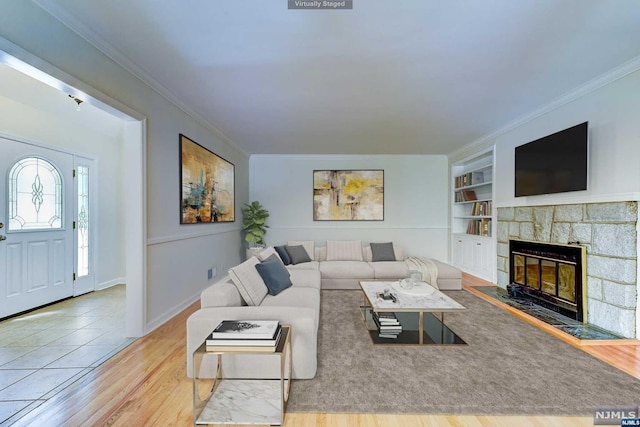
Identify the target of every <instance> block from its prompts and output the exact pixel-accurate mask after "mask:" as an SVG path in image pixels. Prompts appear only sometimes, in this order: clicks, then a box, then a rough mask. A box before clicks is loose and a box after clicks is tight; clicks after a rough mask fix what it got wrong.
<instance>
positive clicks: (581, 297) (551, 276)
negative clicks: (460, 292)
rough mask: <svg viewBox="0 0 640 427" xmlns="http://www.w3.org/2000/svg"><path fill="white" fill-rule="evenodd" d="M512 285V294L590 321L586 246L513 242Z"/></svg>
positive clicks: (511, 244)
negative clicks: (588, 316)
mask: <svg viewBox="0 0 640 427" xmlns="http://www.w3.org/2000/svg"><path fill="white" fill-rule="evenodd" d="M509 282H510V284H509V285H508V291H509V293H510V294H512V295H514V296H517V297H519V298H530V299H531V300H533V301H534V302H535V303H536V304H538V305H541V306H543V307H546V308H548V309H550V310H553V311H555V312H557V313H560V314H562V315H564V316H567V317H569V318H571V319H574V320H578V321H582V322H584V323H586V322H587V309H586V301H587V295H586V249H585V247H584V246H579V245H558V244H550V243H540V242H530V241H523V240H510V241H509Z"/></svg>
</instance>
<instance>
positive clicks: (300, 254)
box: [286, 245, 311, 264]
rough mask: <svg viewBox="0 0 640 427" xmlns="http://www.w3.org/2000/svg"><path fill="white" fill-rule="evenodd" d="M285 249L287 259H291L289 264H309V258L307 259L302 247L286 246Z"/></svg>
mask: <svg viewBox="0 0 640 427" xmlns="http://www.w3.org/2000/svg"><path fill="white" fill-rule="evenodd" d="M286 249H287V253H288V254H289V259H291V264H300V263H303V262H311V257H309V254H308V253H307V251H306V249H305V248H304V246H302V245H300V246H287V247H286Z"/></svg>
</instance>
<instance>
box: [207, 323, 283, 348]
mask: <svg viewBox="0 0 640 427" xmlns="http://www.w3.org/2000/svg"><path fill="white" fill-rule="evenodd" d="M281 334H282V328H281V327H280V322H279V321H277V320H223V321H222V322H220V324H219V325H218V326H216V328H215V329H214V330H213V332H211V334H210V335H209V337H208V338H207V340H206V350H207V351H210V352H211V351H260V352H275V351H276V347H277V346H278V341H279V340H280V335H281Z"/></svg>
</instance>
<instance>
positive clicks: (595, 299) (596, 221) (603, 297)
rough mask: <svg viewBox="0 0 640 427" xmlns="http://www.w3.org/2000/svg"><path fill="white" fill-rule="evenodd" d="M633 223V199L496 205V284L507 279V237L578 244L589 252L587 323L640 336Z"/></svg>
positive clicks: (504, 285) (635, 215) (635, 213)
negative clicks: (600, 201)
mask: <svg viewBox="0 0 640 427" xmlns="http://www.w3.org/2000/svg"><path fill="white" fill-rule="evenodd" d="M637 221H638V202H637V201H623V202H602V203H578V204H566V205H539V206H515V207H498V209H497V224H496V237H497V259H496V263H497V265H496V266H497V270H498V271H497V279H498V280H497V282H498V286H499V287H500V288H502V289H506V288H507V286H508V285H509V284H510V283H511V280H510V275H511V271H510V266H509V240H527V241H533V242H541V243H552V244H560V245H566V244H567V243H568V242H579V245H580V246H584V247H585V248H586V252H587V255H586V257H587V263H586V275H587V278H586V286H587V289H588V293H587V295H586V298H583V304H584V299H586V300H587V301H586V304H587V309H588V313H587V314H588V319H587V320H588V324H589V325H594V326H597V327H600V328H602V329H605V330H607V331H610V332H613V333H614V334H617V335H619V336H622V337H625V338H640V319H639V317H640V311H639V310H638V307H639V302H640V299H639V298H638V293H639V292H638V291H639V287H638V269H637V268H638V265H637V254H638V250H637V248H638V240H637ZM637 313H638V314H637Z"/></svg>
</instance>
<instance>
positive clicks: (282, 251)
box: [273, 245, 291, 265]
mask: <svg viewBox="0 0 640 427" xmlns="http://www.w3.org/2000/svg"><path fill="white" fill-rule="evenodd" d="M273 249H275V251H276V252H277V253H278V255H279V256H280V259H281V260H282V263H283V264H284V265H289V264H291V258H289V253H288V252H287V248H286V246H284V245H281V246H274V247H273Z"/></svg>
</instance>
